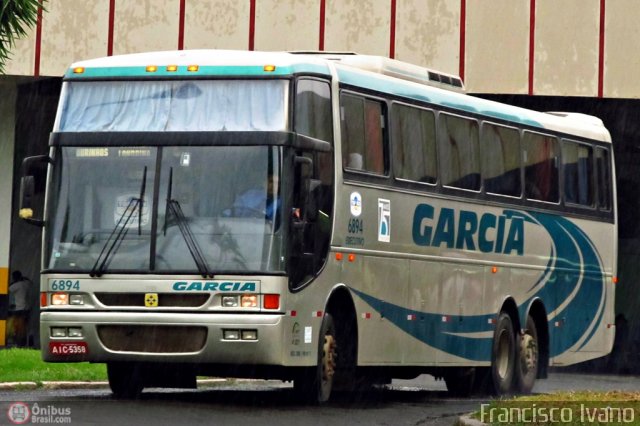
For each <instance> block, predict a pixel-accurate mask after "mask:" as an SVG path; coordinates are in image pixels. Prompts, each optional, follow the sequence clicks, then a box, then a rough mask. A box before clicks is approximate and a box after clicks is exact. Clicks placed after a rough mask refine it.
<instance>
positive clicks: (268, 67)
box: [263, 65, 276, 72]
mask: <svg viewBox="0 0 640 426" xmlns="http://www.w3.org/2000/svg"><path fill="white" fill-rule="evenodd" d="M263 69H264V71H265V72H274V71H275V70H276V66H275V65H265V66H264V68H263Z"/></svg>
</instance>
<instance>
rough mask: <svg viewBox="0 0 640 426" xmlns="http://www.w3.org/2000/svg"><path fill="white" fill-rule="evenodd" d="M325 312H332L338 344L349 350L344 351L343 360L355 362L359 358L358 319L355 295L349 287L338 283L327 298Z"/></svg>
mask: <svg viewBox="0 0 640 426" xmlns="http://www.w3.org/2000/svg"><path fill="white" fill-rule="evenodd" d="M325 312H327V313H328V314H331V316H332V317H333V321H334V324H335V328H336V337H337V339H338V344H339V345H341V346H342V348H343V349H346V350H347V351H348V352H347V353H345V352H343V355H346V357H344V358H343V360H345V361H348V362H351V363H353V364H352V365H353V366H355V364H356V363H357V360H358V321H357V317H356V308H355V303H354V301H353V296H352V294H351V291H350V290H349V288H348V287H347V286H346V285H344V284H340V285H336V286H335V287H334V288H333V289H332V290H331V293H330V295H329V297H328V298H327V303H326V307H325Z"/></svg>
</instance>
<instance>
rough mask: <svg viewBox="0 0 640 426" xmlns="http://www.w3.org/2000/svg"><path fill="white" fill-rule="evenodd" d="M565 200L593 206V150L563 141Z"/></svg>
mask: <svg viewBox="0 0 640 426" xmlns="http://www.w3.org/2000/svg"><path fill="white" fill-rule="evenodd" d="M562 170H563V176H564V200H565V201H566V202H567V203H572V204H581V205H583V206H592V205H593V195H592V194H593V150H592V148H591V147H590V146H588V145H582V144H578V143H574V142H569V141H566V140H563V141H562Z"/></svg>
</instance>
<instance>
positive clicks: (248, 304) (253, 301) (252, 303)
mask: <svg viewBox="0 0 640 426" xmlns="http://www.w3.org/2000/svg"><path fill="white" fill-rule="evenodd" d="M241 305H242V307H243V308H257V307H258V296H256V295H255V294H245V295H243V296H242V301H241Z"/></svg>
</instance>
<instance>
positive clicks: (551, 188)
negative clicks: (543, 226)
mask: <svg viewBox="0 0 640 426" xmlns="http://www.w3.org/2000/svg"><path fill="white" fill-rule="evenodd" d="M522 150H523V155H524V158H523V160H524V185H525V196H526V197H527V198H528V199H530V200H538V201H547V202H551V203H557V202H558V199H559V197H558V192H559V191H558V188H559V181H558V156H559V152H558V151H559V149H558V141H557V140H556V138H554V137H553V136H546V135H540V134H536V133H531V132H525V133H524V137H523V139H522Z"/></svg>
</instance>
